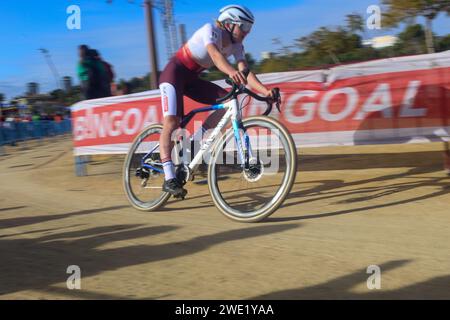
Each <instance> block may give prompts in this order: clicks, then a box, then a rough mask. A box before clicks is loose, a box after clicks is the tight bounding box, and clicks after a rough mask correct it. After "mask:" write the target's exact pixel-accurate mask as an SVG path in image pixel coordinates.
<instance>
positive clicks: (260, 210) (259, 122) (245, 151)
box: [123, 80, 297, 222]
mask: <svg viewBox="0 0 450 320" xmlns="http://www.w3.org/2000/svg"><path fill="white" fill-rule="evenodd" d="M227 83H228V84H230V85H231V86H232V88H231V91H230V92H229V93H228V94H227V95H226V96H225V97H223V98H221V99H219V100H217V104H216V105H213V106H209V107H204V108H199V109H196V110H193V111H191V112H189V113H188V114H187V115H186V116H185V117H183V119H182V121H181V124H180V128H181V129H184V128H186V126H187V124H188V123H189V122H190V121H191V120H192V119H193V118H194V116H195V115H196V114H198V113H200V112H208V111H212V110H218V109H226V112H225V115H224V116H223V118H222V119H221V120H220V121H219V123H218V124H217V126H216V127H215V128H214V129H213V130H212V132H211V133H210V134H209V135H208V136H207V138H205V139H203V141H202V142H201V144H200V148H199V149H200V150H199V151H198V152H197V153H194V152H193V151H192V149H193V148H192V147H191V150H189V143H188V142H189V141H191V142H192V138H191V140H189V139H186V137H185V136H183V135H180V136H178V137H177V138H176V143H175V144H174V149H173V151H172V160H173V162H174V164H175V168H176V175H177V178H178V179H179V181H180V182H182V185H185V184H186V182H187V181H193V180H194V178H195V175H196V174H199V173H200V172H199V171H200V170H199V167H200V165H201V164H202V163H203V160H205V163H206V162H207V164H208V170H207V184H208V187H209V191H210V194H211V197H212V199H213V202H214V204H215V205H216V206H217V208H218V209H219V210H220V211H221V212H222V213H223V214H224V215H225V216H227V217H228V218H231V219H232V220H235V221H240V222H256V221H261V220H263V219H265V218H267V217H268V216H269V215H271V214H272V213H273V212H274V211H275V210H277V209H278V208H279V207H280V206H281V204H282V203H283V201H284V200H285V199H286V197H287V195H288V194H289V192H290V190H291V188H292V186H293V184H294V181H295V177H296V173H297V152H296V148H295V144H294V141H293V139H292V136H291V135H290V133H289V131H288V130H287V129H286V128H285V126H284V125H282V124H281V123H280V122H279V121H277V120H276V119H274V118H272V117H269V116H268V115H269V114H270V113H271V111H272V104H273V102H272V101H273V100H275V101H276V102H275V103H276V107H277V109H278V111H280V102H281V99H280V94H279V89H278V88H275V89H274V92H275V95H276V97H275V99H272V100H271V99H270V98H266V97H261V96H259V95H257V94H255V93H253V92H252V91H250V90H248V89H247V88H246V87H245V86H242V85H241V86H238V85H236V84H235V83H234V82H232V81H231V80H227ZM240 94H247V95H248V96H250V97H253V98H254V99H256V100H259V101H263V102H266V103H267V108H266V110H265V112H264V113H263V115H262V116H252V117H248V118H245V119H243V118H242V109H243V108H245V107H246V106H247V105H248V104H247V105H246V104H244V102H245V100H246V99H245V98H244V99H242V100H241V101H239V100H238V96H239V95H240ZM248 96H247V98H248ZM226 101H227V102H226ZM230 121H231V126H229V124H230ZM162 128H163V126H162V124H153V125H150V126H148V127H147V128H145V129H144V130H143V131H142V132H141V133H140V134H139V135H138V136H137V137H136V138H135V139H134V141H133V143H132V145H131V147H130V149H129V151H128V154H127V156H126V158H125V162H124V166H123V184H124V189H125V192H126V195H127V198H128V200H129V201H130V203H131V205H132V206H133V207H134V208H136V209H138V210H142V211H155V210H157V209H158V208H160V207H162V206H163V205H164V204H165V203H166V202H167V200H168V199H169V198H170V194H169V193H167V192H164V191H163V190H162V184H163V182H164V171H163V168H162V163H161V161H160V155H159V138H160V134H161V131H162ZM223 129H224V130H223ZM191 137H192V136H191ZM185 145H187V148H185V147H183V146H185ZM191 145H192V144H191ZM188 151H190V153H191V155H190V156H189V155H188ZM189 160H191V161H190V162H189ZM203 166H205V165H203ZM193 198H196V199H199V201H198V203H199V204H201V203H202V202H201V200H202V197H201V196H194V197H193ZM201 207H202V206H201V205H199V208H201ZM203 207H207V205H206V206H205V205H204V206H203Z"/></svg>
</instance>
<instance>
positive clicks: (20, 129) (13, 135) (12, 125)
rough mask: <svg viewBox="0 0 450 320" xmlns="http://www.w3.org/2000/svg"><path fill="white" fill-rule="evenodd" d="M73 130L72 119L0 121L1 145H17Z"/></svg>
mask: <svg viewBox="0 0 450 320" xmlns="http://www.w3.org/2000/svg"><path fill="white" fill-rule="evenodd" d="M71 130H72V121H71V120H70V119H67V120H62V121H50V120H39V121H30V122H11V121H5V122H1V123H0V147H1V146H3V145H7V144H9V145H13V146H14V145H15V144H16V142H19V141H25V140H31V139H41V138H44V137H53V136H57V135H61V134H65V133H70V132H71Z"/></svg>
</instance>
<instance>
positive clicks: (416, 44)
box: [394, 24, 427, 55]
mask: <svg viewBox="0 0 450 320" xmlns="http://www.w3.org/2000/svg"><path fill="white" fill-rule="evenodd" d="M397 36H398V42H397V43H396V44H395V46H394V51H395V52H396V53H397V54H400V55H405V54H423V53H425V52H426V51H427V48H426V45H425V30H424V29H423V27H422V25H420V24H414V25H411V26H408V27H407V28H405V30H403V31H402V32H400V33H399V34H398V35H397Z"/></svg>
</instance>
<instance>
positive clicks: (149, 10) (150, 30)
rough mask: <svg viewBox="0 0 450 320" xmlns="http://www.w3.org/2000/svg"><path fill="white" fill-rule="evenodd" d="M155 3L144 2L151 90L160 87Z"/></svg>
mask: <svg viewBox="0 0 450 320" xmlns="http://www.w3.org/2000/svg"><path fill="white" fill-rule="evenodd" d="M152 2H153V1H152V0H144V10H145V18H146V22H147V35H148V48H149V52H150V67H151V72H150V89H157V87H158V58H157V53H156V39H155V32H154V31H155V29H154V24H153V3H152Z"/></svg>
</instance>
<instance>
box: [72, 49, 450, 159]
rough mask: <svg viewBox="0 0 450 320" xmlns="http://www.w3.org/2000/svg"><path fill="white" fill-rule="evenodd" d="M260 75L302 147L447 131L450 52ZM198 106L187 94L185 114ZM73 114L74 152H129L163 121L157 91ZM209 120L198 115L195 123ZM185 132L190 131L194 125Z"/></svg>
mask: <svg viewBox="0 0 450 320" xmlns="http://www.w3.org/2000/svg"><path fill="white" fill-rule="evenodd" d="M417 61H418V62H417ZM428 65H429V66H428ZM389 70H392V71H391V72H389ZM260 79H261V80H262V82H264V83H269V84H268V85H269V86H270V87H279V88H280V89H281V93H282V99H283V103H282V106H281V110H282V112H281V114H279V113H278V111H277V110H274V111H273V112H272V116H273V117H275V118H278V119H279V120H280V121H281V122H282V123H283V124H285V125H286V127H287V128H288V129H289V131H290V132H291V133H292V134H293V136H294V140H295V142H296V144H297V146H322V145H351V144H373V143H389V142H392V143H399V142H403V143H407V142H413V141H435V140H445V139H447V138H448V136H449V134H448V132H449V120H450V52H444V53H440V54H434V55H422V56H415V57H406V58H395V59H386V60H378V61H376V62H368V63H362V64H354V65H347V66H343V67H338V68H334V69H331V70H315V71H307V72H286V73H279V74H268V75H261V76H260ZM243 102H244V104H246V107H245V108H244V109H243V115H244V117H247V116H251V115H258V114H261V113H262V112H263V111H264V110H265V107H266V106H265V104H262V103H260V102H257V101H254V100H252V99H251V100H250V101H248V100H243ZM247 102H248V104H247ZM200 106H203V105H200V104H198V103H196V102H194V101H192V100H190V99H188V98H185V112H188V111H190V110H192V109H194V108H198V107H200ZM72 116H73V135H74V145H75V153H76V154H95V153H125V152H126V150H127V148H128V146H129V143H130V142H131V141H132V140H133V138H134V137H135V136H136V135H137V134H138V133H139V132H140V131H141V130H142V129H143V128H145V127H146V126H148V125H150V124H152V123H157V122H161V120H162V110H161V101H160V97H159V92H158V91H148V92H144V93H139V94H133V95H128V96H120V97H111V98H104V99H97V100H88V101H82V102H80V103H77V104H76V105H74V106H73V107H72ZM205 117H206V114H201V115H198V116H197V117H196V118H194V121H195V120H199V121H202V120H204V119H205ZM188 130H190V131H191V132H193V130H194V128H193V124H191V125H190V126H189V127H188Z"/></svg>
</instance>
